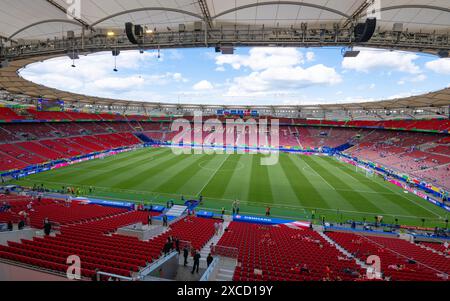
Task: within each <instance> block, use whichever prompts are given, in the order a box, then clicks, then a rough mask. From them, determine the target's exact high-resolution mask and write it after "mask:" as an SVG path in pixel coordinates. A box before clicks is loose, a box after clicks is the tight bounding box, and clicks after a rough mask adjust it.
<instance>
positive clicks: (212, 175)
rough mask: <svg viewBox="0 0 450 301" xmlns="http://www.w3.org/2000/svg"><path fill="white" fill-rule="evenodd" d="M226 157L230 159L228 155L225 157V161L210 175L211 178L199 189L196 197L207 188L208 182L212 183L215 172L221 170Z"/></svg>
mask: <svg viewBox="0 0 450 301" xmlns="http://www.w3.org/2000/svg"><path fill="white" fill-rule="evenodd" d="M228 157H230V155H227V156H226V158H225V160H223V161H222V163H220V165H219V166H218V167H217V168H216V170H215V171H214V172H213V173H212V174H211V176H210V177H209V179H208V181H206V183H205V185H203V187H202V188H201V189H200V191H199V192H198V193H197V194H196V196H199V195H200V194H201V193H202V191H203V190H204V189H205V188H206V186H208V184H209V182H211V181H212V179H213V178H214V176H215V175H216V174H217V172H218V171H219V170H220V169H221V168H222V166H223V165H224V164H225V161H227V159H228Z"/></svg>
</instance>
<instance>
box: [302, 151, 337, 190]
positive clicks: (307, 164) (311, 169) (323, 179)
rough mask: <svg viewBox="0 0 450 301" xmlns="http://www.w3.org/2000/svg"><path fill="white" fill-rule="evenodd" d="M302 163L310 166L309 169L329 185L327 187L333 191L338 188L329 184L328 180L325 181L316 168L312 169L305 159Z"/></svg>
mask: <svg viewBox="0 0 450 301" xmlns="http://www.w3.org/2000/svg"><path fill="white" fill-rule="evenodd" d="M302 162H305V164H306V165H308V167H309V168H311V170H312V171H314V173H315V174H316V175H318V176H319V177H320V178H321V179H322V180H323V181H324V182H325V183H327V185H328V186H330V187H331V188H332V189H333V190H336V188H334V186H333V185H331V184H330V183H328V181H327V180H325V179H324V178H323V177H322V176H321V175H320V174H319V173H318V172H317V171H316V170H315V169H314V168H312V167H311V166H310V165H309V164H308V162H306V161H305V160H303V158H302Z"/></svg>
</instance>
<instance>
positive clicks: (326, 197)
mask: <svg viewBox="0 0 450 301" xmlns="http://www.w3.org/2000/svg"><path fill="white" fill-rule="evenodd" d="M262 157H263V155H260V154H259V155H251V154H243V155H238V154H234V155H225V154H224V155H206V154H204V155H178V156H177V155H174V154H173V153H172V151H171V150H170V149H166V148H153V149H149V148H147V149H142V150H138V151H134V152H129V153H123V154H119V155H117V156H113V157H108V158H106V159H102V160H93V161H87V162H83V163H80V164H76V165H73V166H70V167H65V168H61V169H57V170H52V171H49V172H44V173H41V174H37V175H32V176H29V177H27V178H24V179H21V180H19V181H16V182H14V183H15V184H19V185H22V186H28V187H32V186H33V185H34V184H38V185H40V184H44V186H45V187H46V188H50V189H55V190H59V189H62V186H65V187H67V186H71V187H78V188H80V189H81V193H80V194H81V195H83V196H91V197H96V198H102V199H115V200H128V201H145V202H146V203H153V204H165V203H166V202H167V201H168V200H170V199H173V200H175V203H181V202H180V199H181V195H183V196H184V197H185V198H186V199H189V198H194V197H198V196H199V195H203V199H204V201H203V204H202V206H201V207H200V208H202V209H205V210H210V211H216V212H217V211H220V209H221V208H222V207H224V208H225V209H226V210H227V212H230V210H231V204H232V202H233V200H235V199H238V200H240V210H241V212H240V213H241V214H245V213H248V214H258V215H263V214H264V212H265V208H266V207H267V206H270V207H271V208H272V215H273V216H278V217H285V218H296V219H310V218H312V217H313V216H312V215H313V212H315V214H314V218H315V219H320V218H321V216H325V218H326V219H327V220H332V221H345V220H348V219H356V220H359V221H362V220H363V219H364V218H365V219H366V220H367V221H369V222H373V220H374V216H375V215H383V216H384V221H385V222H387V223H394V220H395V218H398V220H399V223H400V224H405V225H418V226H422V221H421V219H422V218H424V219H425V226H428V227H434V226H444V220H445V218H446V216H447V213H446V212H445V211H444V210H443V209H441V208H438V207H436V206H434V205H432V204H430V203H428V202H426V201H425V200H423V199H421V198H419V197H417V196H415V195H412V194H411V193H408V194H406V193H404V191H403V190H402V189H401V188H398V187H396V186H395V185H392V184H390V183H387V182H384V181H383V179H380V178H378V177H376V176H375V177H366V175H365V174H364V173H360V172H356V171H355V167H353V166H351V165H347V164H345V163H341V162H339V161H337V160H336V159H334V158H331V157H319V156H301V155H296V154H286V153H282V154H280V159H279V163H278V164H276V165H273V166H262V165H260V159H261V158H262ZM90 186H92V187H95V189H94V191H93V192H92V193H89V189H88V187H90Z"/></svg>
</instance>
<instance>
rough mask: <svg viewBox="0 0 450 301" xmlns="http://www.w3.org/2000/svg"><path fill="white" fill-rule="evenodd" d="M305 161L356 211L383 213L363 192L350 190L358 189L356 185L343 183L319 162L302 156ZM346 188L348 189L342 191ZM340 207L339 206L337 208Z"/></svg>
mask: <svg viewBox="0 0 450 301" xmlns="http://www.w3.org/2000/svg"><path fill="white" fill-rule="evenodd" d="M301 159H302V160H304V161H305V162H307V163H308V165H309V166H311V168H313V169H314V170H315V171H316V172H318V173H319V174H320V175H321V176H322V177H323V178H324V180H326V181H328V183H330V184H331V185H333V187H335V188H336V189H339V188H340V189H343V190H336V191H337V193H338V194H340V195H341V196H342V197H343V198H344V199H345V200H346V201H348V202H349V203H350V204H351V205H352V206H353V207H355V208H356V209H357V210H358V211H361V212H371V213H383V210H382V209H381V208H379V207H378V206H376V205H375V204H373V203H372V202H371V201H370V200H369V199H367V198H366V197H365V196H364V195H363V194H361V193H359V192H356V191H352V190H354V189H356V190H357V189H358V187H352V186H350V185H348V184H347V183H345V182H344V181H343V180H341V179H340V178H339V176H336V175H334V174H333V173H331V172H329V171H328V170H326V169H325V167H323V166H322V165H321V164H318V163H317V162H316V161H315V160H313V159H311V158H309V157H307V156H304V157H302V158H301ZM344 190H348V191H344ZM339 209H341V208H339Z"/></svg>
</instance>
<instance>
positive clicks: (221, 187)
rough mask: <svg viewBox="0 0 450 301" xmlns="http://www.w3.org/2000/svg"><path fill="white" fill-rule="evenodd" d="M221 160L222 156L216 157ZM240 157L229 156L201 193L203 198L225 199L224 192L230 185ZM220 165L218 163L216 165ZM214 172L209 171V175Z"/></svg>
mask: <svg viewBox="0 0 450 301" xmlns="http://www.w3.org/2000/svg"><path fill="white" fill-rule="evenodd" d="M217 157H219V158H221V160H223V159H222V157H223V156H217ZM240 158H241V157H240V156H238V155H230V156H228V158H227V159H226V161H225V162H224V163H223V165H222V168H221V169H220V170H219V171H218V172H217V173H216V175H215V176H214V177H213V178H212V179H211V181H210V182H209V183H208V185H206V187H205V188H204V189H203V191H202V192H201V193H202V195H203V196H208V197H211V198H225V191H226V189H227V187H228V184H229V183H230V181H231V179H232V177H233V174H234V172H235V171H236V170H237V168H239V167H238V164H239V161H240ZM218 164H220V163H218ZM212 172H214V171H211V173H212Z"/></svg>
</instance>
